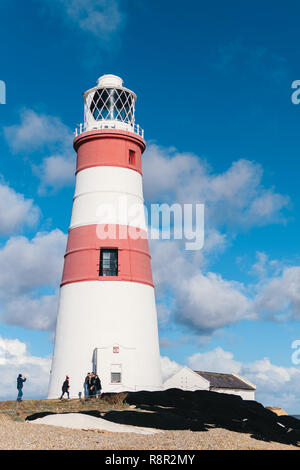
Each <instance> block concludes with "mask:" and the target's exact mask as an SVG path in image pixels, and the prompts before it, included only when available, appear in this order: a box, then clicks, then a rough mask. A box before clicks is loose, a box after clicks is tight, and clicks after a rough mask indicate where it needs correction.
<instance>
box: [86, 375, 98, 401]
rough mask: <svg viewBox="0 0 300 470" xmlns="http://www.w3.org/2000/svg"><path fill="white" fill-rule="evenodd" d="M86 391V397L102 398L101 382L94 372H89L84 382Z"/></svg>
mask: <svg viewBox="0 0 300 470" xmlns="http://www.w3.org/2000/svg"><path fill="white" fill-rule="evenodd" d="M84 389H85V396H86V397H96V398H100V397H101V390H102V386H101V380H100V378H99V376H98V375H97V374H94V372H88V373H87V376H86V378H85V381H84Z"/></svg>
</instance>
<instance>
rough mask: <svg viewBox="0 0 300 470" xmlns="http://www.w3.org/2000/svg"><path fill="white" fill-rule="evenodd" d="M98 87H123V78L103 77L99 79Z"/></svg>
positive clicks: (114, 76)
mask: <svg viewBox="0 0 300 470" xmlns="http://www.w3.org/2000/svg"><path fill="white" fill-rule="evenodd" d="M97 83H98V86H101V87H102V86H104V87H108V86H112V87H122V86H123V80H122V78H121V77H118V76H117V75H111V74H106V75H102V76H101V77H100V78H98V82H97Z"/></svg>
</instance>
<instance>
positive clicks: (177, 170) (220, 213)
mask: <svg viewBox="0 0 300 470" xmlns="http://www.w3.org/2000/svg"><path fill="white" fill-rule="evenodd" d="M143 166H144V188H145V198H146V200H149V201H151V202H152V201H161V200H163V201H167V202H172V203H176V202H179V203H195V202H197V203H204V204H205V212H206V226H207V227H208V228H210V229H217V228H218V226H219V227H223V226H226V227H227V228H231V229H232V228H235V229H236V228H238V227H239V228H241V227H242V228H245V229H246V228H249V227H252V226H255V225H266V224H269V223H276V222H282V221H283V220H284V219H283V215H282V210H283V209H284V208H286V207H287V206H288V203H289V198H288V197H287V196H284V195H281V194H279V193H276V192H274V189H273V188H265V187H264V186H263V184H262V178H263V169H262V167H261V165H259V164H258V163H254V162H252V161H248V160H244V159H241V160H238V161H236V162H233V163H232V165H231V166H230V167H229V168H228V169H227V170H226V171H225V172H223V173H214V172H213V171H212V170H211V169H210V168H209V167H208V165H207V163H206V162H204V161H203V160H201V159H200V158H198V157H197V156H195V155H193V154H188V153H179V152H177V151H176V150H175V149H173V148H171V149H166V148H162V147H159V146H157V145H154V144H152V145H149V146H148V149H147V150H146V152H145V155H144V160H143ZM166 175H167V177H166ZM207 227H206V228H207Z"/></svg>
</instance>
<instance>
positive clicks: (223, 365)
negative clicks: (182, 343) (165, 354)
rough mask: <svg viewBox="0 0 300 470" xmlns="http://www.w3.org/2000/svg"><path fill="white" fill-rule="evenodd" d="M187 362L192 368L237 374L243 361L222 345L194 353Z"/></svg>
mask: <svg viewBox="0 0 300 470" xmlns="http://www.w3.org/2000/svg"><path fill="white" fill-rule="evenodd" d="M187 363H188V366H189V367H190V368H191V369H193V370H198V371H206V372H219V373H224V374H232V373H235V374H237V373H239V372H240V370H241V363H240V362H237V361H235V360H234V359H233V354H232V353H231V352H228V351H224V350H223V349H222V348H220V347H218V348H216V349H214V350H213V351H209V352H206V353H196V354H193V355H192V356H190V357H189V358H188V360H187Z"/></svg>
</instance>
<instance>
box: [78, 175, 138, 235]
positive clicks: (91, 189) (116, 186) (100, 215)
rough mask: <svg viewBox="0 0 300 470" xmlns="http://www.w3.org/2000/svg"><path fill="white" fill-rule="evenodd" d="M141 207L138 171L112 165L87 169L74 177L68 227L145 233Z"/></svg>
mask: <svg viewBox="0 0 300 470" xmlns="http://www.w3.org/2000/svg"><path fill="white" fill-rule="evenodd" d="M143 204H144V199H143V188H142V176H141V175H140V173H138V172H137V171H134V170H131V169H127V168H120V167H111V166H98V167H93V168H88V169H86V170H82V171H80V172H79V173H78V175H77V178H76V189H75V196H74V203H73V211H72V218H71V225H70V228H71V229H72V228H75V227H78V226H81V225H94V224H120V225H129V226H134V227H138V228H141V229H143V230H147V228H146V224H145V216H144V209H143ZM109 207H110V208H111V209H110V210H106V208H107V209H108V208H109ZM137 208H139V210H138V211H137V210H136V209H137Z"/></svg>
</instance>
